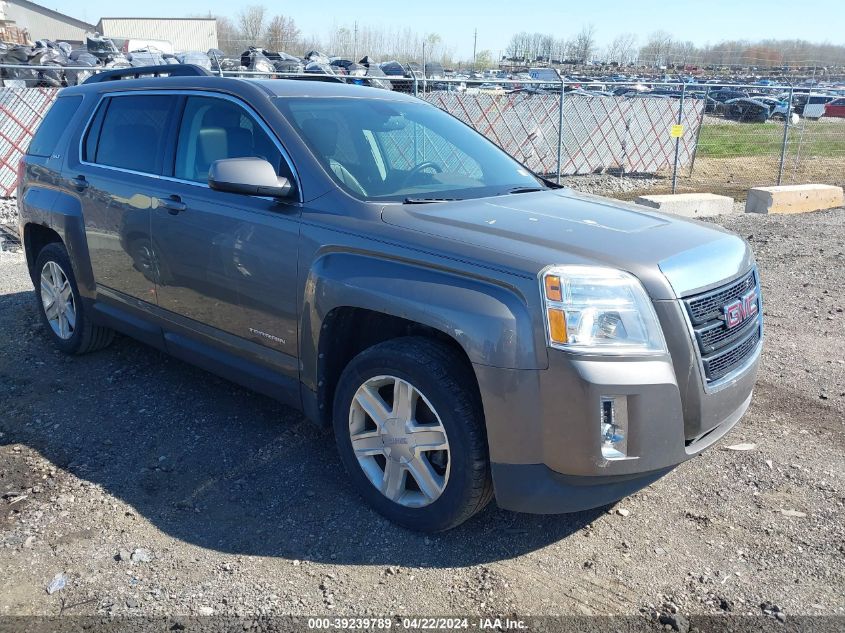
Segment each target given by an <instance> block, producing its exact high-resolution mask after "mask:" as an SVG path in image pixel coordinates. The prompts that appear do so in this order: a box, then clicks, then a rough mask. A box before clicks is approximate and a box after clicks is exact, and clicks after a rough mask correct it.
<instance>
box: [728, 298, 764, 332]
mask: <svg viewBox="0 0 845 633" xmlns="http://www.w3.org/2000/svg"><path fill="white" fill-rule="evenodd" d="M722 311H723V312H724V314H725V325H727V326H728V329H730V328H732V327H736V326H737V325H739V324H740V323H742V322H744V321H745V320H746V319H750V318H751V317H753V316H754V315H756V314H757V289H756V288H754V289H753V290H751V291H750V292H748V293H746V294H744V295H742V296H741V297H740V298H739V299H737V300H736V301H731V302H730V303H729V304H727V305H726V306H725V307H724V308H722Z"/></svg>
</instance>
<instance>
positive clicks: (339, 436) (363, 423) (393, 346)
mask: <svg viewBox="0 0 845 633" xmlns="http://www.w3.org/2000/svg"><path fill="white" fill-rule="evenodd" d="M474 385H475V382H474V376H473V375H472V372H471V369H470V368H469V367H467V365H466V362H465V361H464V360H463V359H462V358H461V357H460V356H459V355H458V354H457V353H456V352H455V351H454V350H453V349H451V348H450V347H449V346H447V345H445V344H443V343H440V342H437V341H433V340H429V339H426V338H421V337H404V338H399V339H393V340H390V341H387V342H385V343H380V344H379V345H376V346H374V347H371V348H369V349H367V350H365V351H363V352H361V353H360V354H358V355H357V356H356V357H355V358H354V359H352V361H351V362H350V363H349V365H348V366H347V367H346V369H345V370H344V371H343V374H342V375H341V377H340V381H339V382H338V386H337V390H336V392H335V401H334V432H335V439H336V440H337V445H338V450H339V452H340V457H341V460H342V462H343V464H344V466H345V467H346V470H347V472H348V473H349V477H350V480H351V481H352V484H353V486H354V487H355V488H356V489H357V490H358V492H359V493H360V494H361V495H362V496H363V497H364V499H365V500H366V501H367V502H368V503H369V504H370V505H372V506H373V507H374V508H375V509H376V510H377V511H378V512H379V513H381V514H382V515H384V516H385V517H387V518H388V519H390V520H391V521H394V522H396V523H398V524H400V525H403V526H405V527H408V528H411V529H414V530H420V531H424V532H439V531H442V530H447V529H449V528H452V527H455V526H456V525H459V524H460V523H463V522H464V521H466V520H467V519H469V518H470V517H471V516H472V515H474V514H475V513H476V512H478V511H480V510H481V509H482V508H484V506H485V505H487V503H488V502H489V501H490V499H491V498H492V494H493V492H492V483H491V479H490V466H489V458H488V450H487V439H486V434H485V432H484V420H483V414H482V410H481V404H480V399H479V397H478V394H477V389H475V387H474Z"/></svg>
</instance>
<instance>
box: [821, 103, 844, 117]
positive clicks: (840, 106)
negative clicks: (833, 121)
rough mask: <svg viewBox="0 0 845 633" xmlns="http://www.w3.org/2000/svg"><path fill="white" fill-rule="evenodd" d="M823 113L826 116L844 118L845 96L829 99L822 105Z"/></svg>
mask: <svg viewBox="0 0 845 633" xmlns="http://www.w3.org/2000/svg"><path fill="white" fill-rule="evenodd" d="M824 115H825V116H826V117H836V118H840V119H845V98H843V99H837V100H836V101H831V102H830V103H828V104H826V105H825V106H824Z"/></svg>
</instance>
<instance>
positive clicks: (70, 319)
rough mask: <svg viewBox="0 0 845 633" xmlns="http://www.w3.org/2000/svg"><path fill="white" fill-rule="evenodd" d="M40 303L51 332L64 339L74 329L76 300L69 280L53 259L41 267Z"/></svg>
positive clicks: (71, 334) (71, 333)
mask: <svg viewBox="0 0 845 633" xmlns="http://www.w3.org/2000/svg"><path fill="white" fill-rule="evenodd" d="M41 305H42V307H43V308H44V315H45V316H46V317H47V322H48V323H49V324H50V327H51V328H52V329H53V332H54V333H55V335H56V336H58V337H59V338H60V339H62V340H64V341H66V340H68V339H69V338H70V337H72V336H73V333H74V331H75V330H76V300H75V299H74V297H73V290H72V289H71V287H70V281H69V280H68V278H67V275H66V274H65V271H63V270H62V268H61V266H59V265H58V264H57V263H56V262H54V261H48V262H47V263H46V264H44V268H42V269H41Z"/></svg>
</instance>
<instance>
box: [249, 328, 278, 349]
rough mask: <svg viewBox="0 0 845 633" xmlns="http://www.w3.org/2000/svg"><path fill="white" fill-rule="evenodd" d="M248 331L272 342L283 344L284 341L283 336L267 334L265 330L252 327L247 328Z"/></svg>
mask: <svg viewBox="0 0 845 633" xmlns="http://www.w3.org/2000/svg"><path fill="white" fill-rule="evenodd" d="M249 331H250V332H251V333H252V334H255V335H256V336H260V337H262V338H266V339H269V340H271V341H273V342H274V343H278V344H279V345H285V343H286V341H285V339H283V338H280V337H278V336H273V335H272V334H267V332H262V331H261V330H256V329H255V328H254V327H251V328H249Z"/></svg>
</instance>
